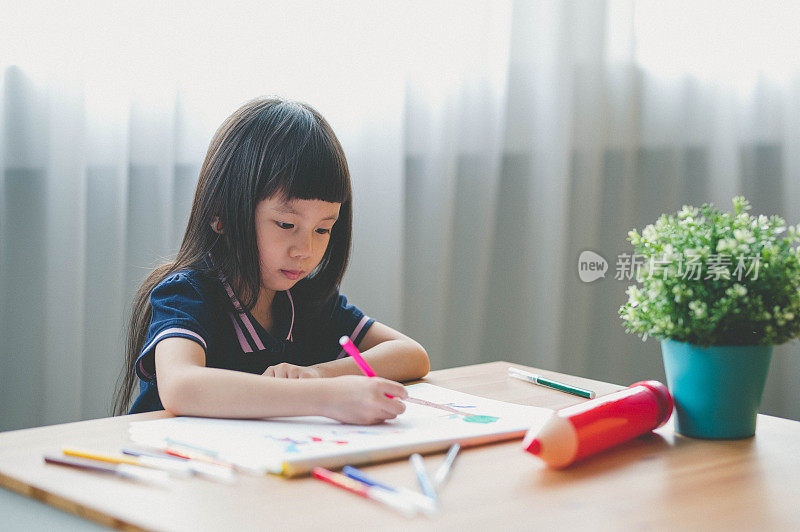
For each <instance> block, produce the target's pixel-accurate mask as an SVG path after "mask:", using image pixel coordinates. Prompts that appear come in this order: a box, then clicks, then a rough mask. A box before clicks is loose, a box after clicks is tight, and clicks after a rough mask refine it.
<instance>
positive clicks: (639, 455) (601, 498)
mask: <svg viewBox="0 0 800 532" xmlns="http://www.w3.org/2000/svg"><path fill="white" fill-rule="evenodd" d="M510 365H511V364H508V363H506V362H492V363H489V364H479V365H475V366H467V367H461V368H453V369H448V370H441V371H434V372H431V374H430V375H429V376H428V377H427V378H426V379H425V381H426V382H430V383H432V384H436V385H439V386H443V387H446V388H450V389H453V390H458V391H462V392H467V393H471V394H475V395H480V396H483V397H488V398H491V399H500V400H503V401H510V402H515V403H520V404H528V405H537V406H546V407H551V408H561V407H565V406H569V405H571V404H575V403H579V402H581V401H583V399H580V398H577V397H573V396H570V395H566V394H563V393H560V392H556V391H553V390H549V389H546V388H542V387H539V386H534V385H531V384H528V383H525V382H522V381H519V380H516V379H510V378H508V377H507V368H508V366H510ZM519 367H523V368H524V366H519ZM527 369H530V370H532V371H537V372H539V373H542V374H544V375H547V376H552V377H554V378H557V379H559V380H562V381H565V382H568V383H571V384H576V385H579V386H582V387H587V388H591V389H593V390H596V391H597V393H598V395H602V394H604V393H609V392H612V391H615V390H618V389H620V388H621V387H620V386H616V385H613V384H607V383H602V382H597V381H592V380H589V379H582V378H578V377H571V376H567V375H561V374H558V373H554V372H548V371H543V370H536V369H534V368H527ZM165 416H166V414H165V413H164V412H151V413H147V414H138V415H134V416H122V417H117V418H106V419H97V420H92V421H83V422H78V423H69V424H65V425H55V426H50V427H40V428H35V429H26V430H19V431H12V432H6V433H0V486H3V487H5V488H7V489H11V490H14V491H17V492H20V493H22V494H24V495H27V496H29V497H33V498H36V499H39V500H41V501H44V502H46V503H48V504H52V505H54V506H57V507H59V508H62V509H64V510H66V511H68V512H72V513H75V514H78V515H80V516H82V517H85V518H87V519H92V520H95V521H98V522H100V523H103V524H105V525H108V526H113V527H118V528H124V529H138V528H143V529H157V530H192V531H195V530H255V529H271V530H287V529H288V530H295V529H310V528H312V527H313V528H319V527H324V528H325V529H332V530H342V529H353V530H355V529H359V530H361V529H364V528H368V529H379V528H380V529H386V528H390V529H403V530H409V529H412V530H413V529H436V530H440V529H446V530H503V529H506V530H519V529H546V528H547V527H554V528H558V529H578V528H582V529H583V528H585V529H591V530H597V529H601V530H603V529H616V530H619V529H637V530H638V529H658V530H660V529H678V530H681V529H682V530H699V529H703V530H709V529H718V530H756V529H758V530H783V529H785V530H798V529H800V501H799V500H798V498H799V497H800V423H799V422H796V421H789V420H785V419H780V418H775V417H771V416H763V415H759V418H758V429H757V431H756V436H755V438H750V439H746V440H738V441H705V440H694V439H690V438H684V437H682V436H680V435H676V434H675V433H674V431H673V429H672V426H671V424H668V425H666V426H664V427H662V428H661V429H659V430H658V431H656V432H655V433H652V434H649V435H646V436H643V437H641V438H638V439H636V440H633V441H631V442H628V443H626V444H623V445H621V446H619V447H617V448H614V449H612V450H609V451H606V452H605V453H602V454H600V455H596V456H594V457H592V458H590V459H588V460H586V461H584V462H582V463H579V464H577V465H575V466H572V467H571V468H569V469H567V470H563V471H555V470H549V469H547V468H545V467H544V466H543V464H542V463H541V462H540V461H539V460H538V459H537V458H535V457H534V456H532V455H530V454H528V453H525V452H523V451H522V450H521V448H520V442H519V441H513V442H506V443H498V444H493V445H488V446H483V447H476V448H471V449H465V450H463V451H462V453H461V455H460V456H459V458H458V460H457V462H456V465H455V467H454V469H453V472H452V474H451V476H450V479H449V481H448V483H447V484H446V485H445V486H444V488H443V489H442V491H441V494H440V503H441V512H440V514H439V515H438V516H437V517H435V518H427V517H423V516H418V517H416V518H413V519H406V518H404V517H402V516H400V515H399V514H396V513H394V512H392V511H391V510H388V509H386V508H384V507H382V506H379V505H376V504H373V503H370V502H369V501H366V500H363V499H360V498H358V497H356V496H354V495H351V494H349V493H347V492H344V491H341V490H337V489H335V488H333V487H331V486H329V485H327V484H324V483H321V482H319V481H317V480H315V479H311V478H300V479H291V480H287V479H283V478H278V477H272V476H267V477H253V476H246V475H241V476H240V478H239V481H238V482H237V484H235V485H233V486H228V485H223V484H218V483H213V482H210V481H205V480H202V479H176V480H174V481H172V482H171V483H170V486H169V487H168V488H154V487H152V486H147V485H143V484H137V483H133V482H127V481H124V480H121V479H118V478H114V477H106V476H103V475H99V474H93V473H87V472H83V471H76V470H72V469H69V468H63V467H57V466H50V465H45V464H44V463H43V462H42V456H43V455H44V454H47V453H54V454H58V453H59V452H60V449H61V447H62V446H65V445H73V446H81V447H88V448H92V449H96V450H105V451H111V452H118V451H119V449H120V448H121V447H122V446H123V444H124V443H125V441H126V431H127V426H128V422H130V421H133V420H145V419H157V418H161V417H165ZM442 458H443V454H438V455H432V456H429V457H428V458H426V464H427V465H428V468H429V470H432V469H433V468H434V467H435V466H436V465H437V464H438V462H439V461H440V460H441V459H442ZM364 469H365V470H366V471H367V472H370V473H374V474H375V476H378V477H380V478H382V479H384V480H386V481H387V482H391V483H394V484H396V485H403V486H407V487H412V488H416V482H415V477H414V474H413V472H412V470H411V468H410V467H409V465H408V463H407V462H406V461H405V460H399V461H395V462H390V463H385V464H380V465H375V466H370V467H365V468H364ZM0 522H2V516H0ZM0 528H2V526H0Z"/></svg>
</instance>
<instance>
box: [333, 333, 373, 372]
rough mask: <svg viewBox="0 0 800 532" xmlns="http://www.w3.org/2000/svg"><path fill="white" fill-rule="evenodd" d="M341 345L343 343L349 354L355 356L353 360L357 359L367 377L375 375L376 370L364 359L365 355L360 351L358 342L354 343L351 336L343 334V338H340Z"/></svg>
mask: <svg viewBox="0 0 800 532" xmlns="http://www.w3.org/2000/svg"><path fill="white" fill-rule="evenodd" d="M339 345H341V346H342V347H343V348H344V350H345V351H347V354H348V355H350V356H351V357H353V360H355V361H356V364H358V367H359V368H361V371H363V372H364V375H366V376H367V377H374V376H375V372H374V371H372V368H371V367H369V364H367V361H366V360H364V357H362V356H361V353H359V351H358V348H357V347H356V344H354V343H353V341H352V340H351V339H350V337H349V336H342V337H341V338H339Z"/></svg>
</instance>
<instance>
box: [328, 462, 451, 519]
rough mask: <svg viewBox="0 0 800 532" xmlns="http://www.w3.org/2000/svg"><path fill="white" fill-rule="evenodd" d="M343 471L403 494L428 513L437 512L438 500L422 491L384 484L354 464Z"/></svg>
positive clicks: (371, 484) (371, 483)
mask: <svg viewBox="0 0 800 532" xmlns="http://www.w3.org/2000/svg"><path fill="white" fill-rule="evenodd" d="M342 473H344V474H345V475H346V476H348V477H350V478H352V479H353V480H358V481H359V482H362V483H364V484H366V485H367V486H375V487H376V488H381V489H384V490H386V491H392V492H394V493H397V494H399V495H402V496H403V497H405V498H406V499H408V500H409V501H410V502H412V503H414V505H416V506H417V507H418V508H419V509H420V510H422V511H423V512H425V513H426V514H428V515H433V514H435V513H436V501H435V500H433V499H431V498H430V497H426V496H425V495H422V494H421V493H417V492H416V491H412V490H410V489H408V488H395V487H393V486H389V485H388V484H384V483H383V482H380V481H378V480H375V479H374V478H372V477H370V476H368V475H367V474H366V473H364V472H363V471H361V470H360V469H356V468H355V467H353V466H349V465H348V466H344V468H343V469H342Z"/></svg>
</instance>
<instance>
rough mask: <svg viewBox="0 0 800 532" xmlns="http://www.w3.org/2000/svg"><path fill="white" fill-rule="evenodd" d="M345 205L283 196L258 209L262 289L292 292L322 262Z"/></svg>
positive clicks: (265, 203) (258, 242)
mask: <svg viewBox="0 0 800 532" xmlns="http://www.w3.org/2000/svg"><path fill="white" fill-rule="evenodd" d="M340 206H341V203H329V202H327V201H322V200H300V199H294V200H289V201H284V200H283V199H282V198H280V197H279V196H273V197H270V198H267V199H265V200H262V201H261V202H260V203H259V204H258V205H256V213H255V221H256V241H257V244H258V255H259V258H260V261H261V286H262V287H263V288H264V289H266V290H272V291H276V292H277V291H281V290H288V289H290V288H291V287H292V286H294V285H295V284H296V283H297V282H298V281H299V280H301V279H303V278H304V277H306V276H307V275H308V274H309V273H310V272H311V271H312V270H313V269H314V268H315V267H316V266H317V264H319V263H320V261H321V260H322V257H323V256H324V255H325V250H326V249H327V248H328V242H329V241H330V238H331V229H332V228H333V224H334V223H335V222H336V220H337V218H338V217H339V207H340Z"/></svg>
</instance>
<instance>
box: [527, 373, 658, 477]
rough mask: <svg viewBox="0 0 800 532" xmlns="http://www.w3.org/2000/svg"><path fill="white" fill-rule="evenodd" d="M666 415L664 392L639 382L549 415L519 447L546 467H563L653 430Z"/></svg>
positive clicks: (651, 385) (653, 383)
mask: <svg viewBox="0 0 800 532" xmlns="http://www.w3.org/2000/svg"><path fill="white" fill-rule="evenodd" d="M671 414H672V396H670V394H669V391H668V390H667V387H666V386H664V385H663V384H661V383H660V382H658V381H641V382H637V383H635V384H632V385H631V386H630V387H628V388H626V389H624V390H620V391H618V392H614V393H611V394H608V395H604V396H602V397H598V398H597V399H592V400H591V401H586V402H584V403H580V404H577V405H574V406H570V407H567V408H563V409H561V410H559V411H557V412H555V413H554V414H553V417H551V418H550V419H548V420H547V422H545V424H544V426H542V427H541V428H540V429H538V430H534V429H531V430H529V431H528V434H526V435H525V439H524V440H523V442H522V445H523V448H524V449H525V450H526V451H528V452H529V453H532V454H535V455H536V456H538V457H539V458H541V459H542V460H544V462H545V463H547V465H549V466H550V467H554V468H561V467H566V466H568V465H569V464H571V463H573V462H575V461H577V460H580V459H582V458H585V457H587V456H589V455H592V454H595V453H598V452H600V451H602V450H604V449H608V448H609V447H612V446H614V445H618V444H620V443H622V442H624V441H627V440H630V439H632V438H635V437H636V436H639V435H641V434H644V433H646V432H649V431H651V430H653V429H657V428H658V427H660V426H661V425H663V424H664V423H666V422H667V420H668V419H669V416H670V415H671Z"/></svg>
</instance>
